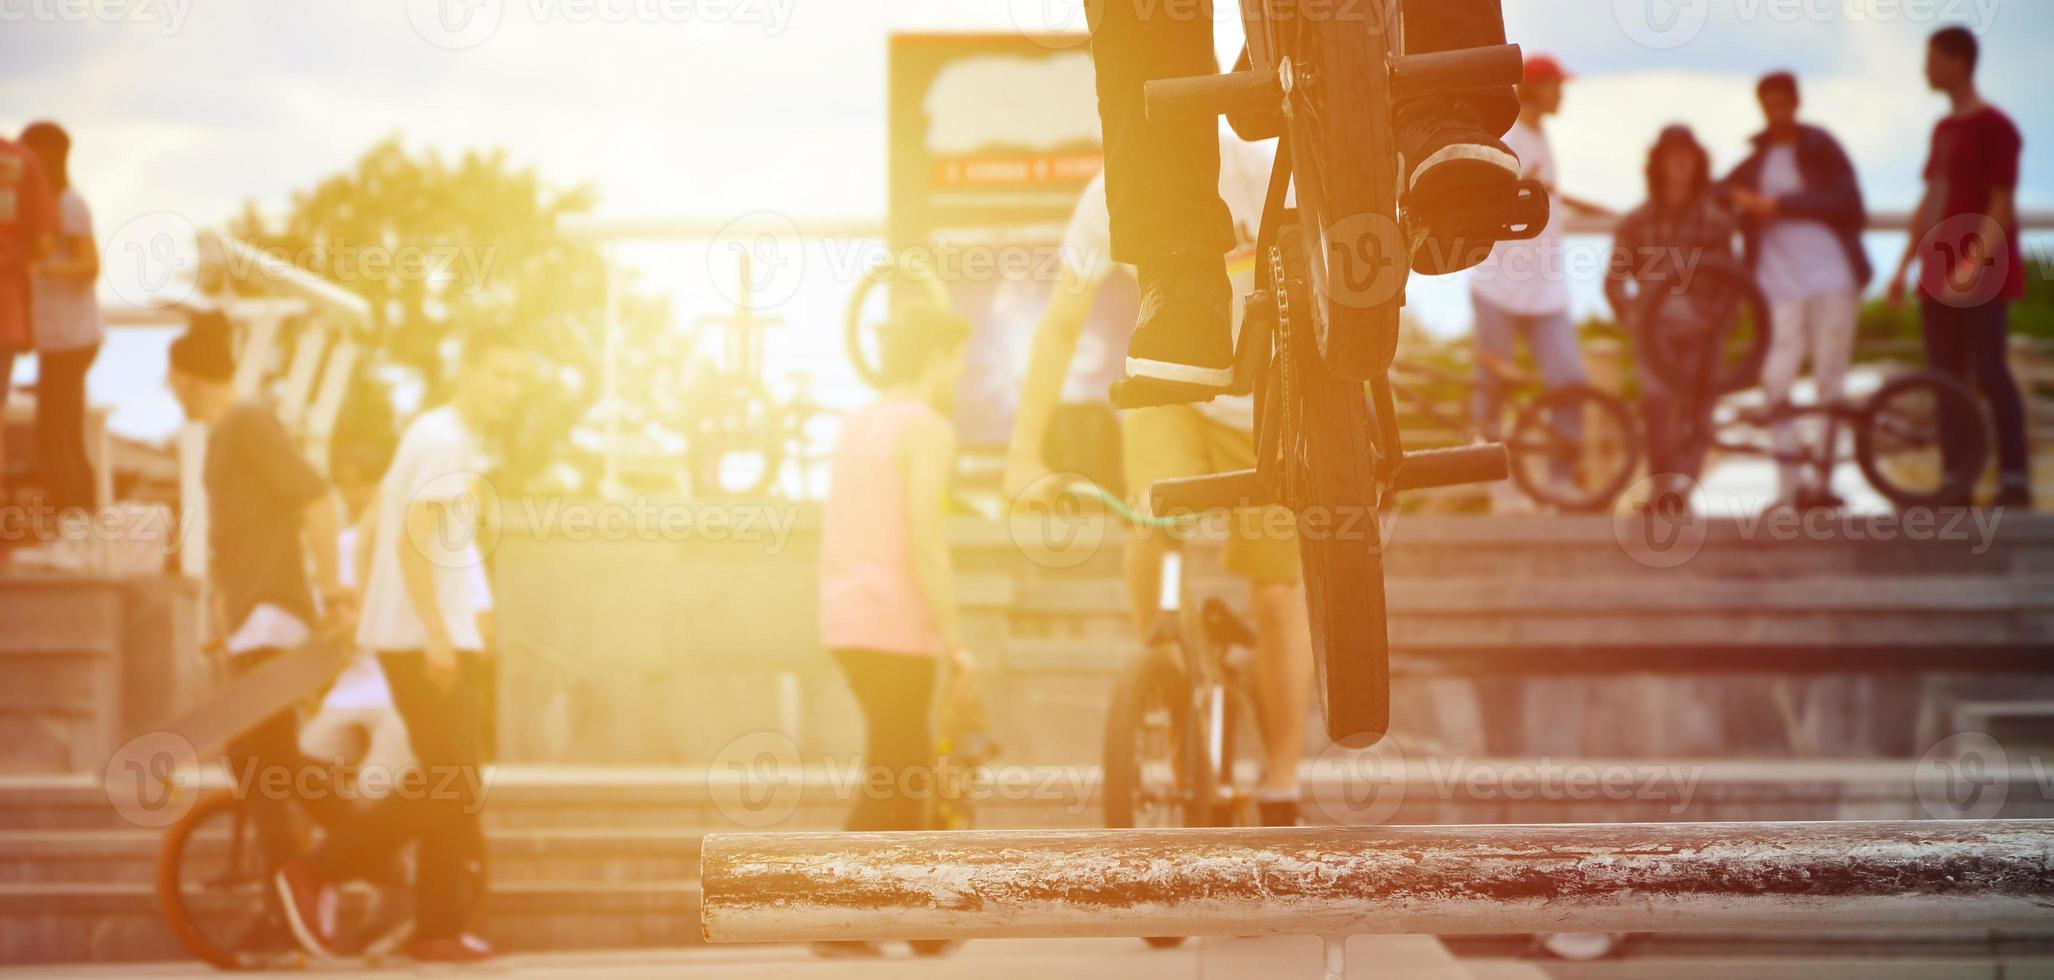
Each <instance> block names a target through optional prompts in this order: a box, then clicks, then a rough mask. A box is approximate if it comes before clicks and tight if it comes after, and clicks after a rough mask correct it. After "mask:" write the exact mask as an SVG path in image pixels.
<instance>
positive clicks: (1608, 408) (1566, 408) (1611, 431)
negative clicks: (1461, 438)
mask: <svg viewBox="0 0 2054 980" xmlns="http://www.w3.org/2000/svg"><path fill="white" fill-rule="evenodd" d="M1505 448H1506V450H1507V451H1509V452H1510V453H1511V454H1512V482H1513V483H1515V484H1518V486H1519V489H1520V491H1521V492H1523V493H1525V494H1526V495H1527V496H1528V497H1530V498H1532V499H1533V501H1534V502H1535V503H1539V504H1543V505H1546V506H1550V507H1556V508H1560V509H1561V510H1564V511H1568V512H1570V513H1577V514H1596V513H1604V512H1606V511H1609V510H1611V509H1612V505H1613V504H1614V503H1616V502H1618V500H1619V495H1620V494H1622V493H1624V492H1626V485H1627V484H1629V483H1632V482H1633V474H1634V470H1635V468H1637V467H1638V466H1639V465H1640V450H1641V444H1640V430H1639V427H1638V426H1637V425H1635V424H1634V420H1633V412H1632V411H1630V410H1629V409H1627V407H1626V403H1625V402H1622V401H1620V400H1619V399H1617V398H1614V397H1612V396H1611V395H1608V394H1605V393H1604V392H1602V391H1599V390H1597V389H1596V388H1592V387H1590V386H1588V385H1570V386H1568V387H1566V388H1557V389H1555V390H1554V391H1551V392H1548V393H1547V394H1545V395H1542V396H1541V397H1540V399H1539V400H1537V401H1535V402H1534V403H1533V404H1531V405H1528V406H1526V408H1525V409H1523V410H1521V411H1520V413H1519V420H1518V421H1517V422H1515V423H1513V426H1512V440H1511V442H1510V443H1509V444H1507V445H1506V447H1505Z"/></svg>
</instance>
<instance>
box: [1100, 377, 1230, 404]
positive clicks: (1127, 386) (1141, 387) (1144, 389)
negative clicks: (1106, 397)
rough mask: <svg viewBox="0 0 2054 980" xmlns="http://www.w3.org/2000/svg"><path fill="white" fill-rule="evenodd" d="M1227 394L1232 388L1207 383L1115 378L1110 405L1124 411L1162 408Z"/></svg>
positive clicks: (1201, 401)
mask: <svg viewBox="0 0 2054 980" xmlns="http://www.w3.org/2000/svg"><path fill="white" fill-rule="evenodd" d="M1229 394H1233V392H1232V391H1231V390H1227V389H1221V388H1212V387H1208V386H1206V385H1194V384H1184V383H1182V382H1179V381H1159V380H1157V379H1155V378H1127V379H1124V380H1121V381H1115V382H1113V386H1112V391H1111V396H1112V401H1113V407H1114V408H1117V409H1121V410H1123V411H1124V410H1128V409H1135V408H1164V407H1167V406H1170V405H1203V404H1205V403H1206V402H1209V401H1212V400H1213V399H1215V398H1218V397H1219V396H1221V395H1229Z"/></svg>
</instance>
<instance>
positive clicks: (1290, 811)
mask: <svg viewBox="0 0 2054 980" xmlns="http://www.w3.org/2000/svg"><path fill="white" fill-rule="evenodd" d="M1255 815H1256V819H1257V820H1260V821H1261V822H1262V825H1263V826H1265V827H1296V826H1299V825H1301V824H1302V823H1304V820H1303V817H1304V815H1303V814H1302V813H1300V812H1299V808H1298V798H1297V797H1291V798H1289V799H1276V800H1266V799H1260V798H1258V799H1257V800H1256V801H1255Z"/></svg>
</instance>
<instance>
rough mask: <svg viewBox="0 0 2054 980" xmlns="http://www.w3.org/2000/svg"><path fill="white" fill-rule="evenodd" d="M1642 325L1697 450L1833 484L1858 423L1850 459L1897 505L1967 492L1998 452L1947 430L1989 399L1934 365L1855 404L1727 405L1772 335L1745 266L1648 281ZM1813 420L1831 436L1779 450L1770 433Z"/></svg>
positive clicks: (1980, 436)
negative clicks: (1845, 435) (1668, 281)
mask: <svg viewBox="0 0 2054 980" xmlns="http://www.w3.org/2000/svg"><path fill="white" fill-rule="evenodd" d="M1633 311H1634V312H1633V319H1634V329H1635V333H1636V334H1637V338H1636V339H1637V341H1638V349H1639V351H1640V356H1641V358H1642V359H1643V360H1644V361H1645V362H1646V363H1647V366H1648V369H1649V371H1650V372H1651V373H1652V374H1653V375H1654V376H1655V377H1656V378H1658V379H1659V380H1661V382H1662V383H1663V384H1666V385H1668V386H1669V387H1670V388H1671V390H1674V391H1677V392H1679V393H1681V394H1682V395H1683V399H1682V400H1683V403H1684V404H1685V406H1686V408H1685V409H1684V411H1683V413H1682V415H1683V418H1682V419H1681V423H1682V426H1681V431H1680V433H1679V439H1681V440H1683V441H1685V442H1687V443H1688V444H1689V445H1690V446H1691V447H1692V452H1693V454H1694V455H1701V454H1702V452H1703V451H1717V452H1720V453H1725V454H1728V455H1735V456H1746V457H1754V458H1763V459H1768V460H1770V461H1773V462H1775V463H1777V464H1780V465H1787V466H1796V467H1800V468H1804V469H1809V470H1810V471H1811V473H1812V477H1813V485H1815V486H1818V487H1829V486H1831V482H1832V476H1833V473H1834V471H1835V470H1836V469H1838V468H1839V466H1840V465H1842V464H1844V463H1846V462H1848V461H1849V460H1850V457H1849V455H1848V454H1846V453H1843V452H1841V451H1840V448H1839V447H1840V446H1841V445H1842V444H1843V443H1844V442H1845V440H1843V439H1841V438H1840V434H1841V432H1842V430H1846V431H1849V432H1852V434H1853V436H1854V440H1853V442H1854V447H1853V453H1852V457H1851V460H1852V462H1854V463H1855V464H1856V465H1857V466H1858V467H1859V468H1860V469H1861V472H1862V475H1863V476H1864V477H1865V478H1866V479H1867V480H1868V482H1869V485H1870V486H1872V487H1874V488H1875V489H1876V492H1877V493H1880V494H1882V495H1883V497H1884V498H1885V499H1887V500H1889V501H1890V502H1891V503H1892V504H1894V505H1896V506H1897V507H1899V508H1903V509H1909V508H1915V507H1941V506H1947V505H1949V504H1952V503H1958V502H1960V501H1965V500H1967V499H1969V497H1970V494H1971V493H1972V492H1973V491H1974V489H1975V485H1976V481H1977V480H1979V479H1980V478H1981V477H1982V474H1983V467H1984V464H1986V463H1987V462H1988V461H1989V453H1990V444H1989V434H1988V432H1987V431H1986V430H1985V429H1984V427H1983V426H1981V425H1980V424H1976V425H1967V426H1961V427H1960V431H1961V433H1962V435H1961V436H1960V437H1958V438H1956V439H1955V440H1953V441H1951V442H1950V441H1948V440H1947V439H1945V434H1946V432H1947V431H1948V426H1947V422H1948V420H1950V419H1979V418H1980V417H1981V411H1982V410H1981V408H1980V407H1979V406H1978V404H1977V402H1976V399H1975V396H1974V395H1973V394H1971V393H1970V392H1969V390H1968V388H1967V387H1966V386H1964V385H1962V383H1961V382H1959V381H1957V380H1955V379H1953V378H1950V377H1947V376H1946V375H1943V374H1937V373H1934V372H1929V371H1919V372H1912V373H1908V374H1902V375H1899V376H1897V377H1894V378H1892V379H1890V380H1889V381H1886V382H1884V384H1883V385H1882V387H1880V388H1878V389H1877V390H1876V392H1875V394H1873V395H1871V396H1869V397H1868V398H1867V399H1866V400H1864V401H1860V402H1856V401H1851V400H1844V399H1843V400H1839V401H1834V402H1829V403H1826V404H1820V405H1799V404H1796V403H1794V402H1791V401H1788V400H1785V401H1782V402H1778V403H1775V404H1770V405H1765V406H1728V405H1725V404H1722V403H1721V399H1722V398H1723V397H1724V396H1727V395H1731V394H1734V393H1736V392H1740V391H1743V390H1745V389H1747V388H1751V387H1753V386H1754V385H1755V384H1756V383H1757V382H1758V381H1759V379H1760V375H1761V367H1762V363H1763V361H1764V360H1765V359H1766V358H1767V354H1768V342H1769V323H1770V321H1769V311H1768V302H1767V300H1766V299H1764V298H1763V297H1762V295H1761V291H1760V289H1759V288H1758V287H1757V286H1756V285H1755V283H1754V277H1753V276H1752V275H1750V274H1748V272H1747V270H1746V269H1744V268H1742V267H1741V266H1740V265H1739V264H1738V263H1735V262H1731V261H1730V260H1724V259H1721V260H1717V261H1713V262H1707V263H1705V264H1704V265H1702V266H1701V267H1700V268H1699V269H1698V270H1697V271H1696V272H1695V273H1694V274H1693V275H1691V276H1689V277H1686V278H1684V279H1681V280H1679V282H1678V283H1677V284H1676V285H1674V286H1673V287H1668V288H1658V289H1646V290H1644V291H1643V293H1642V295H1641V296H1640V297H1639V298H1638V299H1637V300H1636V301H1635V302H1634V304H1633ZM1807 423H1815V424H1817V425H1819V426H1821V427H1822V428H1823V430H1824V431H1823V436H1822V438H1820V439H1819V440H1817V442H1816V443H1815V444H1814V445H1813V446H1811V447H1808V448H1797V449H1789V450H1785V449H1780V448H1778V447H1777V446H1776V445H1774V444H1773V442H1768V443H1765V442H1764V441H1763V440H1762V439H1761V438H1759V436H1760V434H1762V433H1767V432H1771V431H1773V430H1776V429H1779V428H1783V427H1785V426H1791V425H1802V424H1807Z"/></svg>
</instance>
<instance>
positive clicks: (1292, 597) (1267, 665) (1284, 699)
mask: <svg viewBox="0 0 2054 980" xmlns="http://www.w3.org/2000/svg"><path fill="white" fill-rule="evenodd" d="M1293 550H1294V551H1295V549H1293ZM1294 558H1295V555H1294ZM1249 595H1250V597H1251V601H1250V605H1252V606H1253V607H1254V609H1255V685H1256V696H1257V697H1259V698H1261V699H1262V721H1263V726H1262V745H1263V757H1264V758H1263V767H1262V785H1261V786H1260V787H1259V788H1258V790H1257V792H1258V793H1260V794H1261V796H1262V798H1263V800H1264V801H1279V802H1281V801H1295V800H1296V799H1297V798H1298V763H1299V760H1300V759H1302V758H1303V757H1304V754H1305V723H1306V719H1307V715H1308V713H1309V711H1310V708H1311V698H1309V697H1308V696H1307V692H1309V691H1311V690H1312V673H1313V670H1312V626H1311V624H1310V623H1309V622H1308V621H1307V619H1306V617H1305V588H1304V586H1303V585H1302V584H1300V583H1299V582H1297V581H1288V582H1277V581H1267V582H1266V581H1261V580H1254V579H1251V580H1250V582H1249ZM1267 822H1270V821H1268V820H1265V823H1267Z"/></svg>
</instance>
